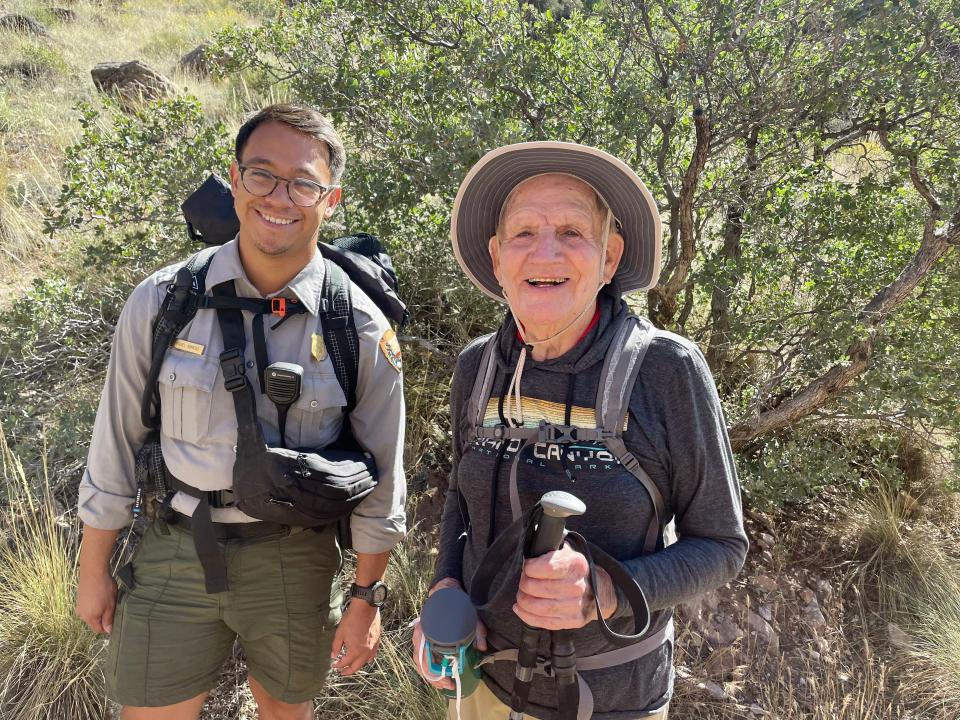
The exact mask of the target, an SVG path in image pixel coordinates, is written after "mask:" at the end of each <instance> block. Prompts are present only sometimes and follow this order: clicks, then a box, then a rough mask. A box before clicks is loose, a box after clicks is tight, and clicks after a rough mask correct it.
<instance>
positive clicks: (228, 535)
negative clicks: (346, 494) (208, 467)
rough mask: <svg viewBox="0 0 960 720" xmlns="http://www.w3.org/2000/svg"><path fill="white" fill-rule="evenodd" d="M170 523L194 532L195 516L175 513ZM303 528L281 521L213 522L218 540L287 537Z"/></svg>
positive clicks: (185, 530)
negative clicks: (284, 523)
mask: <svg viewBox="0 0 960 720" xmlns="http://www.w3.org/2000/svg"><path fill="white" fill-rule="evenodd" d="M169 524H170V525H172V526H173V527H175V528H178V529H179V530H183V531H184V532H188V533H192V532H193V518H191V517H190V516H189V515H184V514H183V513H179V512H178V513H174V516H173V519H171V520H170V521H169ZM302 529H303V528H299V527H292V526H290V525H281V524H280V523H273V522H265V521H257V522H245V523H219V522H215V523H213V532H214V535H215V536H216V538H217V540H219V541H221V542H222V541H225V540H256V539H262V538H269V537H285V536H287V535H292V534H294V533H296V532H300V531H301V530H302Z"/></svg>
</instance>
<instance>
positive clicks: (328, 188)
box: [237, 165, 340, 207]
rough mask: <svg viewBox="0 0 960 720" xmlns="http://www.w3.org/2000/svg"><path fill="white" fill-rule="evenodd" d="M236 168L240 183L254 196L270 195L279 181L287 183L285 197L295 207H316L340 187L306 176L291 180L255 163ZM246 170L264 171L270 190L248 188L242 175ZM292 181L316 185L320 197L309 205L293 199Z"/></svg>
mask: <svg viewBox="0 0 960 720" xmlns="http://www.w3.org/2000/svg"><path fill="white" fill-rule="evenodd" d="M237 169H238V170H239V171H240V183H241V184H242V185H243V189H244V190H246V191H247V192H248V193H250V194H251V195H253V196H254V197H267V196H268V195H272V194H273V191H274V190H276V189H277V185H279V184H280V183H281V182H284V183H286V185H287V197H288V198H290V202H292V203H293V204H294V205H296V206H297V207H316V206H317V205H318V204H320V202H321V201H322V200H323V199H324V198H325V197H327V196H328V195H329V194H330V193H332V192H333V191H334V190H336V189H337V188H338V187H340V186H339V185H324V184H323V183H318V182H316V181H314V180H307V179H306V178H293V179H292V180H291V179H289V178H285V177H280V176H279V175H277V174H275V173H272V172H270V171H269V170H267V169H266V168H262V167H257V166H256V165H237ZM247 170H256V171H257V172H262V173H266V174H267V175H269V176H270V177H272V178H273V187H271V188H270V191H269V192H265V193H262V194H261V193H255V192H254V191H253V190H251V189H250V188H248V187H247V183H246V182H245V181H244V175H245V174H246V172H247ZM292 182H301V183H309V184H310V185H315V186H316V187H318V188H320V197H318V198H317V199H316V201H315V202H313V203H311V204H310V205H303V204H301V203H298V202H297V201H296V200H294V199H293V195H291V194H290V183H292Z"/></svg>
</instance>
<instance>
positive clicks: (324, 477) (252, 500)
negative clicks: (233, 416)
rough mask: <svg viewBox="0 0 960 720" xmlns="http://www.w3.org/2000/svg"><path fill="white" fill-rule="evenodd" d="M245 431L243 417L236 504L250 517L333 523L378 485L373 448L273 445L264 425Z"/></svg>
mask: <svg viewBox="0 0 960 720" xmlns="http://www.w3.org/2000/svg"><path fill="white" fill-rule="evenodd" d="M248 388H249V386H248ZM248 391H249V390H248ZM236 397H237V395H236V394H235V395H234V398H235V399H236ZM344 422H346V420H344ZM244 430H245V428H244V423H243V422H241V424H240V426H239V433H238V434H237V459H236V462H235V463H234V465H233V495H234V505H235V506H236V507H237V508H238V509H240V510H242V511H243V512H245V513H246V514H247V515H249V516H250V517H255V518H257V519H259V520H266V521H268V522H277V523H282V524H284V525H301V526H304V527H314V526H317V525H328V524H330V523H333V522H336V521H337V520H340V519H341V518H343V517H346V516H347V515H349V514H350V513H351V512H353V509H354V508H355V507H356V506H357V505H358V504H360V502H361V501H362V500H363V499H364V498H365V497H366V496H367V495H369V494H370V493H371V491H372V490H373V489H374V488H375V487H376V485H377V466H376V463H375V462H374V459H373V456H372V455H371V454H370V453H368V452H363V451H351V450H332V449H326V448H325V449H322V450H310V449H304V448H301V449H298V450H288V449H286V448H273V447H267V446H266V443H264V442H263V436H262V434H261V433H260V432H259V430H260V428H259V425H258V426H256V430H257V434H258V435H259V436H260V437H259V438H250V437H246V435H247V434H248V433H245V432H244Z"/></svg>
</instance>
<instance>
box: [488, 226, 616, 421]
mask: <svg viewBox="0 0 960 720" xmlns="http://www.w3.org/2000/svg"><path fill="white" fill-rule="evenodd" d="M612 216H613V211H611V210H610V208H609V207H608V208H607V219H606V222H604V224H603V231H602V233H601V235H600V284H599V285H597V289H596V290H594V292H593V295H592V296H591V297H590V299H589V300H588V301H587V303H586V305H584V306H583V309H582V310H581V311H580V312H579V313H577V316H576V317H575V318H573V320H571V321H570V322H569V323H567V324H566V325H565V326H564V327H563V329H561V330H559V331H557V332H555V333H554V334H553V335H551V336H550V337H548V338H544V339H543V340H528V339H527V333H526V331H525V330H524V327H523V323H521V322H520V318H518V317H517V314H516V313H515V312H514V311H513V306H512V305H510V302H509V300H510V298H508V297H507V291H506V290H503V289H502V288H501V292H502V293H503V297H505V298H507V307H509V308H510V314H511V315H512V316H513V322H514V323H515V324H516V326H517V332H518V333H520V339H521V340H522V341H523V347H521V348H520V358H519V359H518V360H517V367H516V369H515V370H514V371H513V377H512V378H511V379H510V387H509V388H508V389H507V403H506V404H507V417H508V418H510V419H513V417H514V414H513V410H512V408H513V401H514V400H516V405H517V412H516V422H517V425H518V426H520V427H522V426H523V397H522V396H521V394H520V381H521V378H522V376H523V367H524V365H525V364H526V360H527V349H528V348H529V350H530V351H531V352H532V351H533V349H534V348H535V347H537V346H538V345H543V344H544V343H548V342H550V341H551V340H553V339H555V338H558V337H560V336H561V335H563V334H564V333H565V332H567V330H569V329H570V328H572V327H573V326H574V325H576V324H577V323H578V322H580V320H581V319H583V316H584V315H586V314H587V312H588V311H589V310H590V309H591V308H592V307H593V306H594V303H595V302H596V300H597V295H599V294H600V291H601V290H603V286H604V285H606V284H607V283H606V282H604V280H603V266H604V264H605V262H606V258H607V242H608V240H609V239H610V220H611V218H612Z"/></svg>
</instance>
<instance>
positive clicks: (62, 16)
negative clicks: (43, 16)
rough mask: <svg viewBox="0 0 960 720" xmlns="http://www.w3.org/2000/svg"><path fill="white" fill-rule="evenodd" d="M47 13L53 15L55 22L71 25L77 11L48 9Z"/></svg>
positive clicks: (59, 8)
mask: <svg viewBox="0 0 960 720" xmlns="http://www.w3.org/2000/svg"><path fill="white" fill-rule="evenodd" d="M47 12H48V13H50V14H51V15H53V17H55V18H56V19H57V20H59V21H60V22H64V23H72V22H74V21H75V20H76V19H77V11H76V10H71V9H70V8H65V7H52V8H48V9H47Z"/></svg>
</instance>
